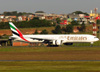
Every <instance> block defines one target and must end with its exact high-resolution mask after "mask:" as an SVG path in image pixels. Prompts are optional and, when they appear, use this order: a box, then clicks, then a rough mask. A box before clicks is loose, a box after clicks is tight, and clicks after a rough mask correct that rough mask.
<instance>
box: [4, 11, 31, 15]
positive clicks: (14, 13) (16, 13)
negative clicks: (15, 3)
mask: <svg viewBox="0 0 100 72" xmlns="http://www.w3.org/2000/svg"><path fill="white" fill-rule="evenodd" d="M26 14H32V13H26V12H17V11H12V12H4V13H3V15H5V16H14V15H15V16H21V15H26Z"/></svg>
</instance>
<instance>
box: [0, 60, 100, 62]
mask: <svg viewBox="0 0 100 72" xmlns="http://www.w3.org/2000/svg"><path fill="white" fill-rule="evenodd" d="M11 61H13V62H14V61H43V62H48V61H50V62H54V61H60V62H63V61H65V62H68V61H69V62H77V61H78V62H87V61H89V62H97V61H98V62H99V61H100V60H0V62H11Z"/></svg>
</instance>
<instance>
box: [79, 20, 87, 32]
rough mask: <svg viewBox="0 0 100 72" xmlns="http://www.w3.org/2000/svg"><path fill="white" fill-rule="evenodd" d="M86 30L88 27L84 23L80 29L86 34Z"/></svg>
mask: <svg viewBox="0 0 100 72" xmlns="http://www.w3.org/2000/svg"><path fill="white" fill-rule="evenodd" d="M85 30H86V26H85V24H84V22H83V23H82V24H81V27H80V31H81V32H84V31H85Z"/></svg>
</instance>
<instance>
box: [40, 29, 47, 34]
mask: <svg viewBox="0 0 100 72" xmlns="http://www.w3.org/2000/svg"><path fill="white" fill-rule="evenodd" d="M40 34H48V32H47V30H46V29H44V30H42V32H41V33H40Z"/></svg>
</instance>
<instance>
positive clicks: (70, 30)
mask: <svg viewBox="0 0 100 72" xmlns="http://www.w3.org/2000/svg"><path fill="white" fill-rule="evenodd" d="M65 32H66V33H68V34H70V33H72V32H73V25H71V24H69V25H67V26H66V29H65Z"/></svg>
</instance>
